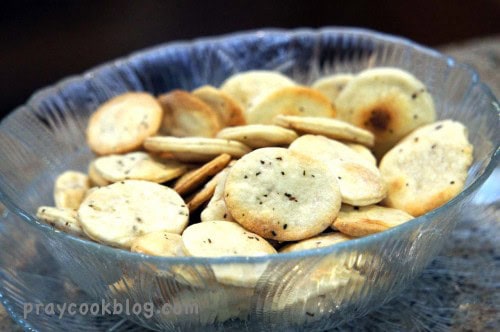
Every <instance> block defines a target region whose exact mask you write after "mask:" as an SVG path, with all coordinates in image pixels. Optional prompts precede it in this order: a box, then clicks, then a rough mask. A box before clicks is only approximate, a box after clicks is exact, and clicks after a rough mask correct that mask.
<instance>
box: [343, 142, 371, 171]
mask: <svg viewBox="0 0 500 332" xmlns="http://www.w3.org/2000/svg"><path fill="white" fill-rule="evenodd" d="M345 145H347V146H348V147H350V148H351V149H353V150H354V151H356V152H357V153H359V155H360V156H361V157H363V158H364V159H365V160H366V161H368V162H369V163H370V164H372V165H373V166H377V158H375V156H374V155H373V153H372V152H371V150H370V149H368V148H367V147H366V146H364V145H361V144H356V143H345Z"/></svg>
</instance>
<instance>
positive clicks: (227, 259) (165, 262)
mask: <svg viewBox="0 0 500 332" xmlns="http://www.w3.org/2000/svg"><path fill="white" fill-rule="evenodd" d="M273 34H279V35H286V36H304V37H308V36H309V37H314V36H316V37H319V36H321V35H324V34H336V35H353V36H363V37H366V38H370V39H373V40H376V41H384V42H389V43H394V44H400V45H404V46H406V47H411V48H413V49H416V50H417V51H418V52H421V53H423V54H425V55H428V56H430V57H432V58H436V59H441V60H444V61H445V62H446V63H447V66H448V67H450V68H462V69H464V70H466V71H467V73H468V74H469V76H470V77H471V79H472V84H473V85H477V86H478V87H479V89H480V90H481V91H482V92H483V93H485V94H486V95H487V97H489V98H490V99H491V101H492V102H491V107H489V108H488V110H486V111H487V112H496V113H497V116H498V117H499V118H500V106H499V104H498V101H497V99H496V97H495V95H494V94H493V93H492V92H491V90H490V88H489V87H488V86H487V85H486V84H485V83H483V82H481V81H480V78H479V75H478V73H477V72H476V71H475V70H474V69H473V68H472V67H471V66H470V65H467V64H464V63H460V62H458V61H456V60H455V59H454V58H453V57H451V56H447V55H444V54H442V53H440V52H438V51H436V50H434V49H431V48H428V47H425V46H422V45H420V44H418V43H415V42H413V41H411V40H409V39H407V38H404V37H400V36H394V35H390V34H386V33H381V32H376V31H373V30H369V29H363V28H351V27H323V28H318V29H312V28H298V29H280V28H263V29H256V30H248V31H240V32H233V33H228V34H222V35H218V36H208V37H202V38H197V39H193V40H190V41H172V42H166V43H162V44H159V45H156V46H152V47H148V48H144V49H141V50H138V51H135V52H132V53H131V54H129V55H128V56H124V57H119V58H116V59H114V60H111V61H107V62H104V63H103V64H100V65H98V66H96V67H93V68H91V69H89V70H87V71H85V72H83V73H82V74H80V75H71V76H69V77H67V78H64V79H62V80H60V81H58V82H57V83H55V84H53V85H49V86H47V87H45V88H42V89H40V90H38V91H36V92H35V93H33V94H32V95H31V97H30V98H29V99H28V101H27V102H26V103H25V104H23V105H21V106H19V107H17V108H15V109H14V110H13V111H12V112H11V113H10V114H9V115H7V116H6V117H5V118H4V119H3V120H2V121H1V122H0V126H1V125H2V124H4V123H5V122H6V121H7V119H8V118H10V116H12V115H13V114H14V113H16V112H18V111H21V110H22V109H23V108H25V107H27V108H31V109H33V107H32V103H33V101H34V100H36V99H39V98H42V97H43V96H47V95H51V94H53V92H54V91H57V90H60V89H61V88H63V87H65V86H66V85H67V84H68V83H71V82H72V81H74V80H81V79H85V78H91V77H93V76H95V75H96V73H98V72H100V71H102V70H104V69H109V68H111V67H116V66H120V65H121V64H123V63H127V62H132V61H133V60H135V59H137V58H141V57H144V56H147V55H149V54H152V53H154V52H158V51H160V50H163V49H167V48H185V47H192V46H196V45H203V44H209V43H213V42H229V41H231V40H241V39H245V38H251V37H255V36H259V37H265V36H266V35H273ZM499 161H500V148H499V144H497V145H496V146H495V147H494V152H493V153H492V155H491V158H490V160H489V162H488V165H486V167H485V169H484V171H483V173H482V174H481V175H480V176H479V177H478V178H477V179H476V180H475V181H474V182H472V183H471V184H469V186H467V187H466V188H465V189H464V190H462V191H461V192H460V193H459V194H458V195H457V196H455V197H454V198H453V199H451V200H450V201H448V202H447V203H445V204H444V205H442V206H440V207H439V208H437V209H434V210H432V211H429V212H428V213H426V214H424V215H422V216H419V217H416V218H414V219H412V220H410V221H408V222H406V223H404V224H402V225H399V226H397V227H394V228H390V229H388V230H386V231H383V232H380V233H376V234H372V235H369V236H365V237H361V238H354V239H352V240H350V241H345V242H341V243H337V244H335V245H332V246H327V247H321V248H315V249H306V250H301V251H295V252H289V253H279V254H272V255H264V256H223V257H192V256H181V257H164V256H151V255H146V254H140V253H135V252H131V251H128V250H125V249H121V248H116V247H111V246H108V245H106V244H101V243H97V242H93V241H90V240H88V239H84V238H80V237H77V236H73V235H70V234H67V233H64V232H62V231H59V230H56V229H54V228H52V227H51V226H49V225H47V224H45V223H43V222H40V221H39V220H38V218H36V217H35V216H34V215H33V214H32V213H30V212H28V211H26V210H25V209H23V208H22V207H21V206H19V205H18V204H16V203H15V202H14V201H13V200H11V199H10V198H9V197H8V195H7V194H6V193H5V191H4V189H3V188H2V187H0V202H2V203H3V204H5V206H6V207H7V209H8V210H9V211H10V212H12V213H14V214H15V215H18V216H20V217H21V219H23V221H25V222H28V223H29V224H30V225H32V226H34V227H36V228H37V229H38V230H41V231H42V232H43V233H45V235H46V236H48V237H49V238H50V236H55V237H58V236H60V237H62V239H61V240H67V241H70V242H72V243H74V244H76V245H81V246H84V247H86V248H88V250H89V251H96V252H103V253H104V254H107V255H111V256H113V255H114V256H117V258H118V257H119V256H121V257H120V258H122V259H124V260H127V261H133V262H134V263H135V262H136V261H137V263H150V264H154V265H155V266H156V267H162V266H169V265H172V264H189V265H206V264H212V265H217V264H227V263H239V264H254V263H265V262H268V261H276V262H278V261H289V260H290V261H293V260H294V259H303V258H314V257H316V258H322V257H326V256H328V255H329V254H332V253H335V252H337V253H341V252H342V251H346V250H350V249H351V248H360V249H361V248H362V247H364V246H369V245H371V244H373V243H374V242H378V241H384V240H388V239H390V238H392V237H393V236H397V234H398V233H400V232H406V231H407V229H408V228H416V227H418V226H419V225H421V224H423V223H426V222H427V221H429V220H430V219H432V218H434V217H435V216H438V215H441V214H443V213H446V211H447V210H448V209H449V208H450V207H453V206H455V205H457V204H460V203H461V202H462V201H463V200H464V199H465V198H466V197H468V196H469V195H471V194H472V193H474V192H475V191H476V190H478V189H479V187H480V186H481V185H482V184H483V183H484V182H485V181H486V179H487V178H488V177H489V176H490V175H491V173H492V172H493V170H494V169H495V168H496V167H497V165H498V164H499ZM6 212H8V211H6ZM1 217H2V216H0V220H1ZM4 217H6V215H4Z"/></svg>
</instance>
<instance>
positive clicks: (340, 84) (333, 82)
mask: <svg viewBox="0 0 500 332" xmlns="http://www.w3.org/2000/svg"><path fill="white" fill-rule="evenodd" d="M353 78H354V75H352V74H333V75H330V76H326V77H322V78H320V79H318V80H316V81H315V82H314V83H313V84H311V88H313V89H315V90H318V91H319V92H321V93H322V94H324V95H325V96H326V97H328V99H330V102H331V103H335V100H336V99H337V97H338V95H339V94H340V92H341V91H342V90H343V89H344V88H345V86H346V85H347V83H349V82H350V81H351V80H352V79H353Z"/></svg>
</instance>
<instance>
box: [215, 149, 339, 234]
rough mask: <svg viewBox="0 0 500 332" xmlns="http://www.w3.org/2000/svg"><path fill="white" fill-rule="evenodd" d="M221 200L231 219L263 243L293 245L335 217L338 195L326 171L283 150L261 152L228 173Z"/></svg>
mask: <svg viewBox="0 0 500 332" xmlns="http://www.w3.org/2000/svg"><path fill="white" fill-rule="evenodd" d="M224 195H225V196H224V199H225V201H226V204H227V207H228V210H229V211H230V213H231V215H232V216H233V218H234V219H236V220H237V221H238V223H240V224H241V225H242V226H243V227H245V228H246V229H248V230H249V231H252V232H254V233H257V234H259V235H260V236H262V237H264V238H269V239H274V240H278V241H297V240H302V239H305V238H308V237H311V236H314V235H317V234H319V233H321V232H322V231H323V230H325V229H326V228H327V227H328V226H330V225H331V223H332V221H333V220H334V219H335V217H336V216H337V213H338V211H339V209H340V192H339V187H338V184H337V180H336V178H335V176H334V175H333V174H332V173H331V172H330V171H329V169H328V168H327V166H326V165H324V164H323V163H322V162H318V161H316V160H314V159H311V158H309V157H307V156H304V155H302V154H298V153H293V152H291V151H290V150H288V149H284V148H262V149H258V150H254V151H253V152H250V153H249V154H247V155H245V156H243V157H242V158H241V159H239V160H238V161H236V163H235V164H234V165H233V167H231V170H230V171H229V175H228V178H227V180H226V186H225V194H224Z"/></svg>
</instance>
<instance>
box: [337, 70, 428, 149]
mask: <svg viewBox="0 0 500 332" xmlns="http://www.w3.org/2000/svg"><path fill="white" fill-rule="evenodd" d="M335 106H336V108H337V113H338V114H337V117H338V119H339V120H343V121H347V122H350V123H352V124H354V125H355V126H358V127H361V128H364V129H366V130H369V131H371V132H372V133H373V134H375V137H376V140H375V141H376V144H375V147H374V152H375V155H376V156H377V157H379V158H380V157H382V155H383V154H384V153H385V152H386V151H388V150H389V149H390V148H391V147H393V146H394V145H395V144H396V143H397V142H398V141H399V140H400V139H401V138H403V137H404V136H405V135H407V134H408V133H410V132H411V131H412V130H414V129H415V128H418V127H420V126H422V125H425V124H427V123H431V122H433V121H435V118H436V115H435V110H434V102H433V99H432V96H431V95H430V94H429V92H428V91H427V89H426V87H425V85H424V84H423V83H422V82H420V81H419V80H418V79H416V78H415V77H414V76H413V75H412V74H410V73H408V72H406V71H404V70H401V69H397V68H370V69H367V70H365V71H363V72H361V73H359V74H358V75H357V76H356V77H354V78H353V79H352V80H351V81H350V82H349V83H348V84H347V85H346V87H345V88H344V89H343V90H342V92H341V93H340V94H339V95H338V97H337V99H336V101H335Z"/></svg>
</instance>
